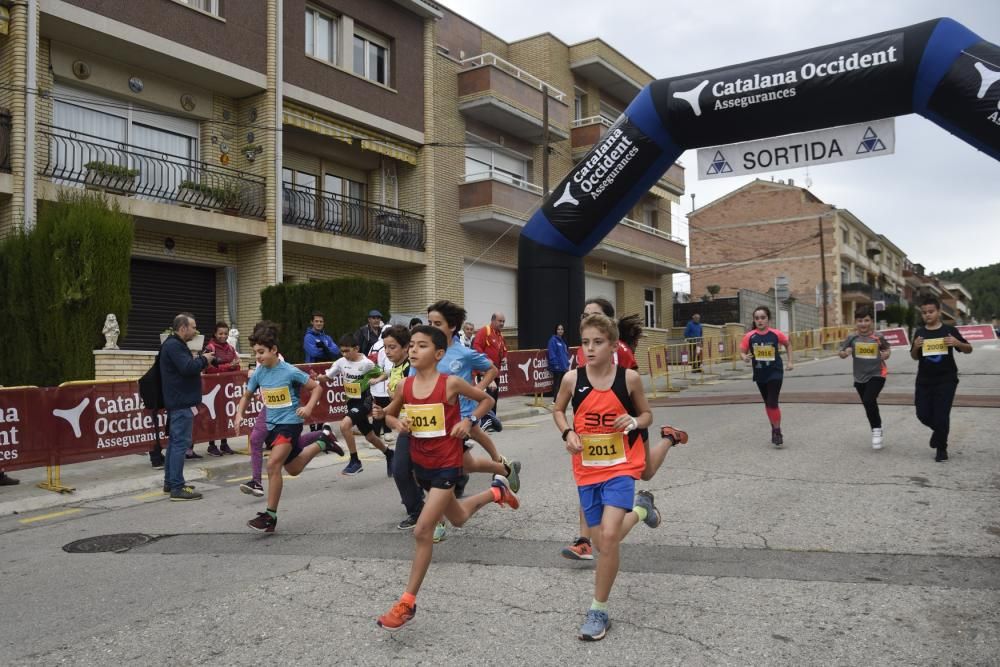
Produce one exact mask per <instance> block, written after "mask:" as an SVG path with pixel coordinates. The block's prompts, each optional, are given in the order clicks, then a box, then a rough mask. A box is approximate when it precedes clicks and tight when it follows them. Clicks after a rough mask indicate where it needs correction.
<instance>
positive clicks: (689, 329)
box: [684, 313, 702, 373]
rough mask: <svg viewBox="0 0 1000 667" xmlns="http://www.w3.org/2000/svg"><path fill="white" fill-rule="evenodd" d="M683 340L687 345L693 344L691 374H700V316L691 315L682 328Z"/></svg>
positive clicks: (696, 314)
mask: <svg viewBox="0 0 1000 667" xmlns="http://www.w3.org/2000/svg"><path fill="white" fill-rule="evenodd" d="M684 340H686V341H687V342H688V343H694V351H693V353H692V355H691V357H692V358H691V372H692V373H700V372H701V343H702V331H701V315H700V314H698V313H694V314H693V315H691V321H690V322H688V323H687V326H686V327H684Z"/></svg>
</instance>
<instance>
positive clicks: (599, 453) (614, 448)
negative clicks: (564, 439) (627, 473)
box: [580, 432, 625, 468]
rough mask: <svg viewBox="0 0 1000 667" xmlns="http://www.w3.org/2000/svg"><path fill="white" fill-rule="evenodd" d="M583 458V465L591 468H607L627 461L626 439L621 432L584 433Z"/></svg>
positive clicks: (582, 439) (582, 437)
mask: <svg viewBox="0 0 1000 667" xmlns="http://www.w3.org/2000/svg"><path fill="white" fill-rule="evenodd" d="M580 442H582V443H583V451H582V452H581V454H580V455H581V458H582V459H583V461H582V463H583V465H585V466H587V467H591V468H606V467H608V466H613V465H618V464H619V463H625V439H624V438H623V437H622V434H621V432H617V433H600V434H584V435H581V436H580Z"/></svg>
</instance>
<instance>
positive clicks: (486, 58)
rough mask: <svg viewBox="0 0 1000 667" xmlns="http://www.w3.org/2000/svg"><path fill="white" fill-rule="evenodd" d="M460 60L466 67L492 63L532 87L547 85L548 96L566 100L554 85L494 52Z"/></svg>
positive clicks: (542, 87) (540, 88)
mask: <svg viewBox="0 0 1000 667" xmlns="http://www.w3.org/2000/svg"><path fill="white" fill-rule="evenodd" d="M461 62H462V65H465V66H466V67H482V66H484V65H493V66H494V67H496V68H497V69H498V70H500V71H502V72H506V73H507V74H510V75H511V76H512V77H514V78H515V79H520V80H521V81H524V82H525V83H526V84H528V85H529V86H531V87H533V88H538V89H539V90H543V89H544V88H545V87H546V86H547V87H548V90H549V97H551V98H553V99H556V100H559V101H560V102H564V101H566V93H564V92H563V91H561V90H559V89H558V88H556V87H555V86H553V85H551V84H548V83H546V82H544V81H542V80H541V79H539V78H538V77H537V76H534V75H531V74H528V73H527V72H525V71H524V70H523V69H521V68H520V67H518V66H517V65H512V64H511V63H509V62H507V61H506V60H504V59H503V58H501V57H500V56H498V55H496V54H495V53H483V54H481V55H478V56H473V57H471V58H466V59H465V60H463V61H461Z"/></svg>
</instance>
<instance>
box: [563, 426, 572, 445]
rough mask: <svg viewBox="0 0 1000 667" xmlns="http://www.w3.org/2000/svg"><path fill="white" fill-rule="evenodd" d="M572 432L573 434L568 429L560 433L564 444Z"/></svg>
mask: <svg viewBox="0 0 1000 667" xmlns="http://www.w3.org/2000/svg"><path fill="white" fill-rule="evenodd" d="M572 432H573V429H571V428H568V429H566V430H565V431H563V432H562V439H563V442H566V438H567V437H569V434H570V433H572Z"/></svg>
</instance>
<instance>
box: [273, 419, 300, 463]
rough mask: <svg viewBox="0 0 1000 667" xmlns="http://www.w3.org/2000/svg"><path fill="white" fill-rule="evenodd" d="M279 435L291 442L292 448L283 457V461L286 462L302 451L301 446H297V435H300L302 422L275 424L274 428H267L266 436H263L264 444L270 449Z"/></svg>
mask: <svg viewBox="0 0 1000 667" xmlns="http://www.w3.org/2000/svg"><path fill="white" fill-rule="evenodd" d="M279 435H283V436H285V437H286V438H288V439H289V440H290V441H291V443H292V450H291V451H290V452H288V456H286V457H285V462H284V463H288V462H289V461H291V460H292V459H294V458H295V457H296V456H298V455H299V454H301V453H302V447H300V446H299V437H300V436H301V435H302V424H276V425H275V426H274V428H272V429H270V430H268V432H267V436H266V437H265V438H264V446H265V447H266V448H267V449H268V450H270V449H271V447H272V446H273V445H274V441H275V440H277V439H278V436H279ZM282 465H284V464H282Z"/></svg>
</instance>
